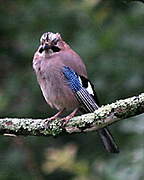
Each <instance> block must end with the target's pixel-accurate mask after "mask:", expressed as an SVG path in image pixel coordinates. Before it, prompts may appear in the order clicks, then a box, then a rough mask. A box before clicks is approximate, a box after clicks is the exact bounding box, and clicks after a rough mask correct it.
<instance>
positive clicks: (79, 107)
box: [33, 32, 119, 153]
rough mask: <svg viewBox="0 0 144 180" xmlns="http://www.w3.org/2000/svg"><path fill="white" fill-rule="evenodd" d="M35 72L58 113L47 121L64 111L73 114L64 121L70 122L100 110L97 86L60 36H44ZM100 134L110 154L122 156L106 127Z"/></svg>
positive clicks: (36, 55)
mask: <svg viewBox="0 0 144 180" xmlns="http://www.w3.org/2000/svg"><path fill="white" fill-rule="evenodd" d="M33 69H34V71H35V73H36V77H37V81H38V83H39V85H40V88H41V91H42V94H43V96H44V98H45V100H46V102H47V103H48V104H49V105H50V107H51V108H55V109H57V110H58V113H56V114H55V115H54V116H52V117H50V118H48V120H49V121H51V120H54V119H56V118H58V117H59V116H60V115H61V114H62V113H63V112H64V111H71V113H70V114H69V115H68V116H66V117H65V118H63V120H65V122H68V121H69V119H71V118H72V117H74V116H75V115H76V113H77V112H78V111H81V112H82V113H89V112H94V111H95V110H96V109H98V108H99V101H98V98H97V95H96V92H95V90H94V85H93V84H92V83H91V81H89V80H88V75H87V70H86V66H85V64H84V62H83V60H82V59H81V57H80V56H79V55H78V54H77V53H76V52H75V51H74V50H72V49H71V47H70V46H69V45H68V44H67V43H66V42H65V41H64V40H63V39H62V37H61V35H60V34H59V33H53V32H46V33H44V34H43V35H42V36H41V38H40V45H39V47H38V49H37V50H36V52H35V54H34V57H33ZM98 134H99V136H100V138H101V140H102V142H103V145H104V147H105V149H106V150H107V152H110V153H119V148H118V146H117V145H116V143H115V140H114V138H113V137H112V135H111V133H110V131H109V130H108V128H107V127H106V128H102V129H99V130H98Z"/></svg>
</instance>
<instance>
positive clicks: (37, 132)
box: [0, 93, 144, 136]
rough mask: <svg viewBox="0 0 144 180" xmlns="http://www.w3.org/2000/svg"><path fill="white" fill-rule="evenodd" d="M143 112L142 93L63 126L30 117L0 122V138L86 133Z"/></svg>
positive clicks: (108, 105) (143, 101)
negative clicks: (5, 136)
mask: <svg viewBox="0 0 144 180" xmlns="http://www.w3.org/2000/svg"><path fill="white" fill-rule="evenodd" d="M142 113H144V93H142V94H140V95H139V96H134V97H131V98H127V99H124V100H118V101H116V102H115V103H112V104H107V105H103V106H101V107H100V108H99V109H97V110H96V111H95V112H94V113H88V114H84V115H81V116H76V117H74V118H72V119H70V121H69V122H68V123H67V124H66V125H65V126H64V125H63V122H62V121H61V119H56V120H53V121H50V122H49V123H48V122H47V120H45V119H31V118H3V119H0V134H1V135H11V134H13V135H22V136H58V135H61V134H63V133H65V134H66V133H78V132H88V131H95V130H98V129H101V128H103V127H105V126H107V125H111V124H112V123H114V122H117V121H119V120H123V119H126V118H129V117H132V116H136V115H139V114H142Z"/></svg>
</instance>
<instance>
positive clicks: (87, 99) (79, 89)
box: [63, 66, 98, 112]
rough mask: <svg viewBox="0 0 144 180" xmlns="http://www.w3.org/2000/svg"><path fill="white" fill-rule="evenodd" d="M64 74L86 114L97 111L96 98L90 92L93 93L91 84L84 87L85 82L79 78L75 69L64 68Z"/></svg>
mask: <svg viewBox="0 0 144 180" xmlns="http://www.w3.org/2000/svg"><path fill="white" fill-rule="evenodd" d="M63 73H64V76H65V77H66V79H67V82H68V85H69V86H70V88H71V89H72V91H73V92H74V94H75V96H76V98H77V100H78V101H79V102H80V104H81V105H82V107H83V109H84V110H85V112H93V111H94V110H96V109H97V108H98V105H97V104H96V101H95V99H94V97H93V96H92V95H91V94H90V92H92V90H91V86H90V83H89V82H88V83H87V85H86V87H87V88H86V87H83V85H82V84H83V83H82V81H83V80H82V79H81V77H80V76H78V74H77V73H76V72H75V71H74V70H73V69H71V68H69V67H67V66H64V68H63ZM87 81H88V80H87ZM89 86H90V87H89ZM89 91H90V92H89Z"/></svg>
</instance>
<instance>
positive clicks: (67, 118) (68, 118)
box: [61, 108, 79, 125]
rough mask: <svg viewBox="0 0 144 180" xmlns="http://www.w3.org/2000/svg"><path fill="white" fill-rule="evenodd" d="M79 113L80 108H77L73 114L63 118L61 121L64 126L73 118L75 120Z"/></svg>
mask: <svg viewBox="0 0 144 180" xmlns="http://www.w3.org/2000/svg"><path fill="white" fill-rule="evenodd" d="M78 111H79V108H76V109H75V110H74V111H73V112H72V113H71V114H69V115H68V116H66V117H64V118H62V119H61V121H63V125H65V124H67V123H68V121H69V120H70V119H71V118H73V117H74V116H75V115H76V113H77V112H78Z"/></svg>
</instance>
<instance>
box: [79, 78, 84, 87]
mask: <svg viewBox="0 0 144 180" xmlns="http://www.w3.org/2000/svg"><path fill="white" fill-rule="evenodd" d="M78 79H79V82H80V84H81V86H83V83H82V80H81V78H80V76H78Z"/></svg>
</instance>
